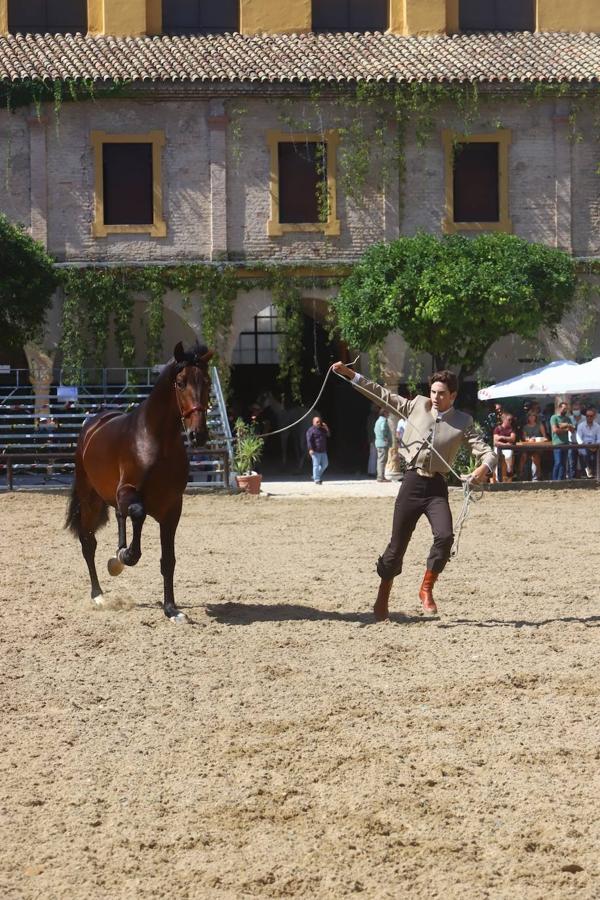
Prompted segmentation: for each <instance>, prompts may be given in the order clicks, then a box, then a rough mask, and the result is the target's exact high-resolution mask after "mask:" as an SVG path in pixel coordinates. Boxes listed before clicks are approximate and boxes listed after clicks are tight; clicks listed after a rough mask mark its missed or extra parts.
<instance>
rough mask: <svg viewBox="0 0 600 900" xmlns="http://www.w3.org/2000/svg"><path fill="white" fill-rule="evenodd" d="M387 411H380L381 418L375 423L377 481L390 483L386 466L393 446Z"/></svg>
mask: <svg viewBox="0 0 600 900" xmlns="http://www.w3.org/2000/svg"><path fill="white" fill-rule="evenodd" d="M387 416H388V414H387V410H386V409H383V408H382V409H380V410H379V416H378V418H377V421H376V422H375V428H374V429H373V431H374V433H375V449H376V450H377V481H389V480H390V479H389V478H386V477H385V465H386V463H387V458H388V451H389V449H390V446H391V444H392V432H391V431H390V425H389V422H388V419H387Z"/></svg>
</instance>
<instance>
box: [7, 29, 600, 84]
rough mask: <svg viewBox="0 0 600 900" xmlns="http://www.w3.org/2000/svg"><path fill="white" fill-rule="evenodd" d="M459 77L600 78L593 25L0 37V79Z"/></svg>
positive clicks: (347, 80)
mask: <svg viewBox="0 0 600 900" xmlns="http://www.w3.org/2000/svg"><path fill="white" fill-rule="evenodd" d="M66 79H76V80H83V79H85V80H88V79H89V80H91V81H94V82H111V81H115V80H119V81H122V80H127V81H131V82H138V83H139V82H142V83H144V82H145V83H149V82H154V83H162V84H165V83H183V82H200V83H202V82H203V83H213V84H217V83H219V84H224V83H229V84H237V85H239V84H241V83H246V84H254V85H259V84H265V85H267V84H269V85H276V84H279V85H281V84H290V85H292V84H296V85H301V84H304V85H306V84H310V83H317V82H318V83H329V84H352V83H356V82H365V81H367V82H389V83H410V82H432V83H439V84H458V83H464V82H471V83H474V82H478V83H490V84H494V83H497V84H513V85H517V84H531V83H539V82H546V83H584V82H587V83H589V82H598V81H600V35H598V34H583V33H582V34H571V33H569V34H566V33H561V34H530V33H529V32H518V33H511V34H495V33H494V34H491V33H490V34H487V33H486V34H472V35H453V36H446V35H439V36H432V37H401V36H399V35H393V34H379V33H374V34H369V33H367V34H314V33H310V34H299V35H296V34H292V35H283V34H282V35H256V36H244V35H241V34H221V35H193V36H181V37H179V36H167V35H161V36H159V37H138V38H127V37H124V38H117V37H107V36H99V37H98V36H95V37H92V36H87V37H84V36H83V35H80V34H77V35H60V34H59V35H50V34H46V35H20V34H17V35H10V36H5V37H0V80H1V81H4V82H5V83H6V82H7V81H9V82H20V81H54V80H66Z"/></svg>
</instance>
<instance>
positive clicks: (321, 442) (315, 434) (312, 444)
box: [306, 416, 331, 484]
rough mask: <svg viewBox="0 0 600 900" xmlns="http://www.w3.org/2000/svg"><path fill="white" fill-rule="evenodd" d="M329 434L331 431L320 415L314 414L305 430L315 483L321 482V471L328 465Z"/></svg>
mask: <svg viewBox="0 0 600 900" xmlns="http://www.w3.org/2000/svg"><path fill="white" fill-rule="evenodd" d="M330 436H331V432H330V431H329V426H328V425H327V423H326V422H324V421H323V419H322V418H321V416H315V417H314V419H313V420H312V426H311V427H310V428H309V429H308V431H307V432H306V446H307V447H308V452H309V454H310V458H311V459H312V467H313V474H312V477H313V481H314V483H315V484H323V473H324V472H325V469H326V468H327V466H328V465H329V458H328V456H327V439H328V438H329V437H330Z"/></svg>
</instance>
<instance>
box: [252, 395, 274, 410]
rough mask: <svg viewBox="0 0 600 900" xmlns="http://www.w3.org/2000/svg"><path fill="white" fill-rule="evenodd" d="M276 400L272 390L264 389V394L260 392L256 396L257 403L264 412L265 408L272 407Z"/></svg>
mask: <svg viewBox="0 0 600 900" xmlns="http://www.w3.org/2000/svg"><path fill="white" fill-rule="evenodd" d="M276 402H277V401H276V400H275V397H274V396H273V394H272V392H271V391H263V392H262V394H259V396H258V397H257V398H256V404H255V405H256V406H258V407H259V409H260V411H261V412H264V410H265V409H272V408H273V406H274V405H275V404H276Z"/></svg>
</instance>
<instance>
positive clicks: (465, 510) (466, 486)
mask: <svg viewBox="0 0 600 900" xmlns="http://www.w3.org/2000/svg"><path fill="white" fill-rule="evenodd" d="M359 358H360V356H357V357H356V359H355V360H354V361H353V362H351V363H348V367H350V366H354V365H356V363H357V362H358V360H359ZM332 371H333V365H331V366H329V368H328V369H327V374H326V375H325V378H324V379H323V384H322V385H321V390H320V391H319V393H318V394H317V398H316V400H315V402H314V403H313V404H312V406H311V407H310V408H309V409H307V411H306V412H305V413H304V414H303V415H302V416H300V418H299V419H296V421H295V422H291V423H290V424H289V425H285V426H284V427H283V428H278V429H277V430H276V431H269V432H267V434H264V435H261V437H262V438H263V439H265V438H268V437H272V436H273V435H274V434H281V433H282V432H283V431H289V429H290V428H294V427H295V426H296V425H299V424H300V422H302V421H303V419H306V418H307V416H309V415H310V413H311V412H312V411H313V409H314V408H315V406H316V405H317V403H318V402H319V400H320V399H321V396H322V394H323V391H324V390H325V385H326V384H327V380H328V378H329V376H330V375H331V373H332ZM335 374H336V375H337V376H338V378H341V379H342V381H346V382H347V381H348V379H347V378H345V377H344V376H343V375H340V374H339V373H338V372H335ZM350 383H352V382H350ZM360 390H361V393H363V394H368V395H369V396H370V397H372V398H373V400H374V401H375V402H376V403H377V404H378V405H379V406H380V407H381V406H385V407H387V408H388V409H389V410H391V411H392V412H393V413H394V414H395V415H397V416H400V418H402V419H404V420H405V421H408V416H405V415H403V414H402V413H400V412H398V410H397V409H395V408H394V407H393V406H391V405H390V404H389V403H386V402H385V401H384V400H382V399H381V397H378V396H377V394H374V393H373V392H372V391H370V390H369V389H368V388H366V387H364V386H361V389H360ZM411 425H412V427H413V428H414V430H415V431H416V432H417V434H418V436H419V437H420V438H421V440H422V441H423V443H424V444H427V446H428V447H429V449H430V450H431V451H432V453H435V455H436V456H437V457H438V458H439V459H441V461H442V462H443V463H444V465H445V466H446V468H447V469H448V471H449V472H452V474H453V475H454V476H455V478H457V479H458V481H460V482H461V483H462V486H463V503H462V507H461V510H460V513H459V514H458V518H457V520H456V527H455V532H454V543H453V545H452V553H451V555H452V556H457V555H458V545H459V542H460V535H461V532H462V529H463V525H464V524H465V520H466V518H467V516H468V515H469V507H470V505H471V502H473V501H475V500H481V498H482V497H483V489H482V487H481V485H474V484H473V483H472V482H471V481H470V480H469V479H467V478H465V477H464V476H463V475H459V474H458V472H457V471H456V469H453V468H452V466H451V465H450V464H449V463H448V462H447V461H446V460H445V459H444V457H443V456H442V455H441V453H438V451H437V450H436V449H435V447H434V446H433V444H432V442H431V440H430V438H429V437H427V436H426V435H424V434H422V432H421V431H419V429H418V428H416V427H415V426H414V424H412V423H411Z"/></svg>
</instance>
